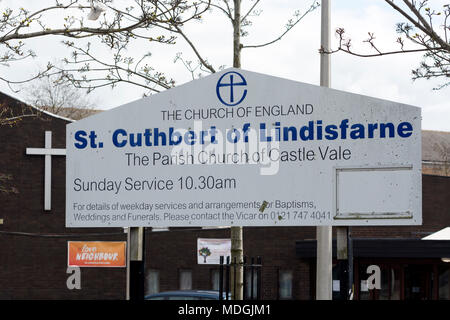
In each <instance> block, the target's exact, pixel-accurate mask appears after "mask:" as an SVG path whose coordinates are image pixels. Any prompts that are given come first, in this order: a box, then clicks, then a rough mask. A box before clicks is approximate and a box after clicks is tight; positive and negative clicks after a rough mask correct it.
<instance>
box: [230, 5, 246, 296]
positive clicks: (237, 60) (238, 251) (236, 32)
mask: <svg viewBox="0 0 450 320" xmlns="http://www.w3.org/2000/svg"><path fill="white" fill-rule="evenodd" d="M233 67H235V68H240V67H241V0H234V19H233ZM243 260H244V259H243V246H242V227H231V262H232V263H233V262H234V261H236V263H238V266H236V268H231V279H230V280H231V298H232V299H233V300H243V287H244V285H243V268H242V262H243ZM234 270H236V273H234ZM235 285H236V286H235Z"/></svg>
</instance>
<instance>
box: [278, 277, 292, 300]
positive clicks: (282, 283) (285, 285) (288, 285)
mask: <svg viewBox="0 0 450 320" xmlns="http://www.w3.org/2000/svg"><path fill="white" fill-rule="evenodd" d="M278 286H279V296H280V299H292V271H280V272H279V276H278Z"/></svg>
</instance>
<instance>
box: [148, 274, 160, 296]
mask: <svg viewBox="0 0 450 320" xmlns="http://www.w3.org/2000/svg"><path fill="white" fill-rule="evenodd" d="M158 292H159V271H158V270H152V269H150V270H148V271H147V275H146V276H145V294H155V293H158Z"/></svg>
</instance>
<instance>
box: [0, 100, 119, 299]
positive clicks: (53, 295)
mask: <svg viewBox="0 0 450 320" xmlns="http://www.w3.org/2000/svg"><path fill="white" fill-rule="evenodd" d="M0 103H1V107H2V108H4V107H5V106H8V107H10V108H11V109H12V110H13V114H14V115H20V114H23V113H24V112H26V114H29V111H28V108H27V107H26V106H24V105H22V104H21V103H19V102H18V101H17V100H14V99H12V98H10V97H8V96H4V95H2V94H0ZM24 108H25V109H26V110H24ZM67 123H68V121H65V120H62V119H59V118H56V117H52V116H49V115H46V114H40V115H39V116H33V117H24V118H23V119H21V120H20V121H18V122H17V123H15V124H14V125H12V126H9V125H3V126H0V145H1V150H2V151H1V156H0V175H3V176H4V177H5V176H8V177H10V178H11V179H10V180H6V181H4V180H3V181H2V182H0V183H2V186H3V187H5V188H6V189H7V190H9V191H15V192H0V219H3V225H0V299H124V298H125V286H126V269H125V268H120V269H107V268H82V269H81V290H68V289H67V286H66V281H67V278H68V277H69V276H70V275H69V274H67V273H66V270H67V241H73V240H76V241H94V240H104V241H110V240H126V235H125V234H123V230H122V229H66V228H65V157H62V156H57V157H52V210H51V211H50V212H47V211H44V209H43V202H44V196H43V193H44V156H30V155H26V154H25V149H26V148H27V147H33V148H43V147H44V140H45V135H44V132H45V131H46V130H49V131H52V132H53V134H52V147H54V148H65V126H66V124H67ZM97 233H100V234H104V233H115V234H117V235H114V236H112V235H101V236H100V235H99V236H92V235H91V234H97ZM55 234H56V235H58V236H57V237H54V236H53V237H49V236H48V235H55ZM71 234H75V235H73V236H71ZM83 234H84V235H83ZM44 235H47V236H44Z"/></svg>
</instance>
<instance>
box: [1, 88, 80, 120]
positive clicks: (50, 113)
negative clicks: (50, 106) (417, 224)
mask: <svg viewBox="0 0 450 320" xmlns="http://www.w3.org/2000/svg"><path fill="white" fill-rule="evenodd" d="M0 93H1V94H3V95H5V96H7V97H8V98H10V99H13V100H16V101H18V102H20V103H22V104H24V105H26V106H28V107H30V108H33V109H34V110H37V111H39V112H42V113H44V114H46V115H48V116H50V117H53V118H57V119H61V120H65V121H69V122H75V121H76V120H73V119H69V118H66V117H63V116H60V115H57V114H54V113H52V112H50V111H46V110H42V109H39V108H37V107H35V106H32V105H30V104H28V103H26V102H23V101H22V100H20V99H19V98H16V97H13V96H11V95H9V94H7V93H4V92H3V91H0Z"/></svg>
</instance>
